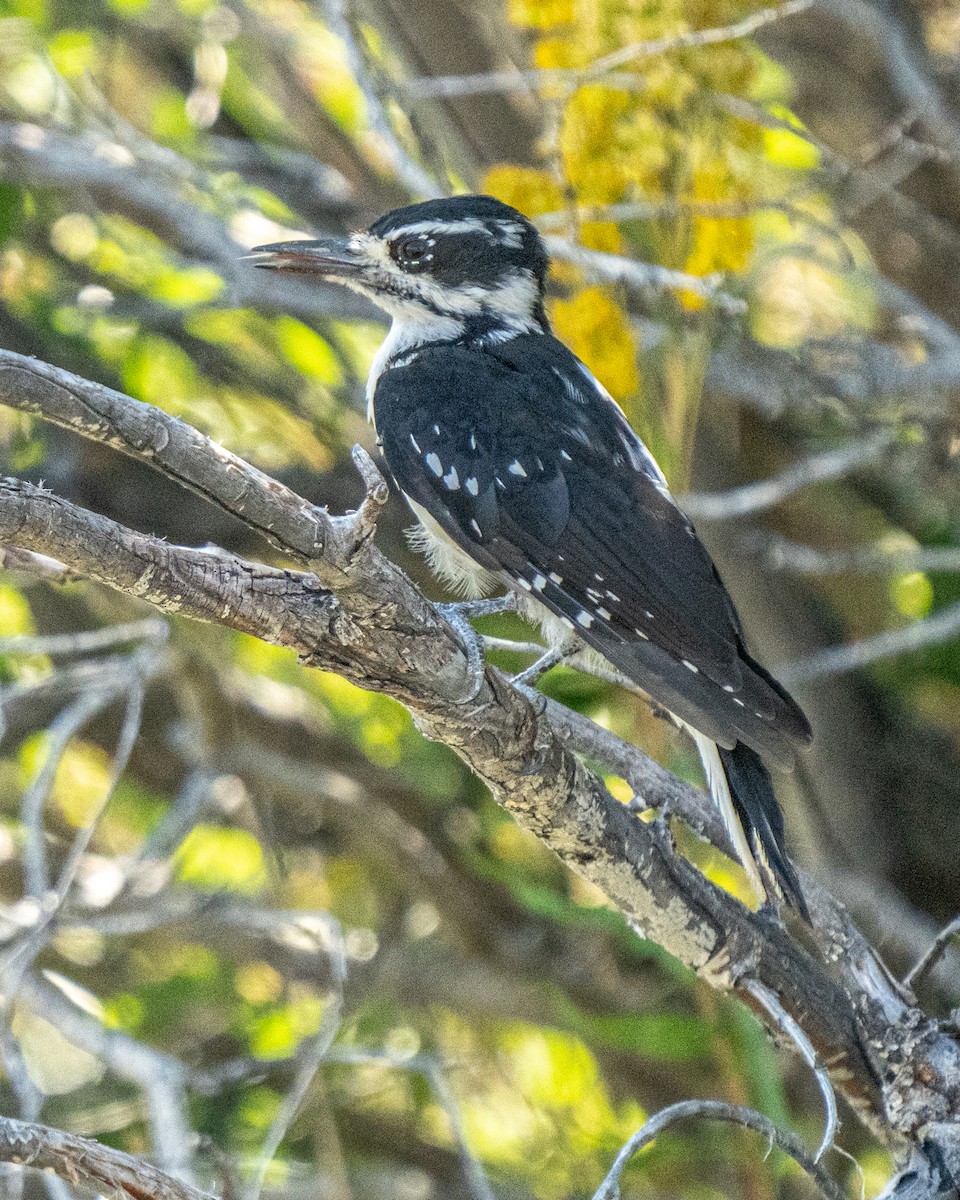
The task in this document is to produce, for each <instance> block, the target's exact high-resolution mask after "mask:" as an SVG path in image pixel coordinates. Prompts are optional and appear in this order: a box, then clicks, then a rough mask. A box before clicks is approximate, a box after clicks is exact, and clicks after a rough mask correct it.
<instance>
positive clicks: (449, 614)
mask: <svg viewBox="0 0 960 1200" xmlns="http://www.w3.org/2000/svg"><path fill="white" fill-rule="evenodd" d="M437 608H438V609H439V610H440V612H442V613H443V615H444V616H445V617H446V618H447V620H448V621H450V623H451V624H453V623H454V620H455V619H456V618H457V617H459V618H461V619H462V620H473V618H474V617H499V616H500V614H501V613H508V612H516V611H517V596H516V594H515V593H514V592H506V593H505V594H504V595H503V596H494V597H492V598H491V599H489V600H457V601H456V602H455V603H454V604H438V605H437Z"/></svg>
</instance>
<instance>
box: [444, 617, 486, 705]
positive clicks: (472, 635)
mask: <svg viewBox="0 0 960 1200" xmlns="http://www.w3.org/2000/svg"><path fill="white" fill-rule="evenodd" d="M472 603H473V601H468V602H467V603H466V604H438V605H437V611H438V612H440V613H441V614H442V615H443V617H444V618H445V619H446V621H447V624H448V625H450V626H451V627H452V628H453V630H454V632H455V633H456V635H457V637H458V638H459V639H460V643H461V645H462V646H463V648H464V650H465V651H466V655H467V677H468V683H467V687H466V689H465V690H464V693H463V695H462V696H460V697H458V699H457V701H456V702H457V704H469V703H470V701H471V700H476V698H477V695H478V694H479V692H480V689H481V688H482V687H483V679H484V674H485V671H486V662H485V661H484V657H483V646H482V643H481V641H480V637H479V635H478V634H477V632H476V630H475V629H474V628H473V626H472V625H471V624H470V622H469V621H468V620H467V617H468V616H471V615H478V616H479V615H482V614H472V613H470V612H465V611H464V609H467V608H469V606H470V605H471V604H472Z"/></svg>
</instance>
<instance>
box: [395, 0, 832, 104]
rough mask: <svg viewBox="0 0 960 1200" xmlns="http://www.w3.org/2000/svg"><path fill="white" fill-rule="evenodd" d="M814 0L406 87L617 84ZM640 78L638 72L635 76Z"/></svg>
mask: <svg viewBox="0 0 960 1200" xmlns="http://www.w3.org/2000/svg"><path fill="white" fill-rule="evenodd" d="M812 3H813V0H786V3H784V4H778V5H773V6H771V7H770V8H762V9H760V10H759V11H758V12H755V13H752V14H751V15H750V16H749V17H744V18H743V20H741V21H736V22H734V23H732V24H730V25H722V26H719V27H717V28H711V29H692V30H688V31H687V32H685V33H678V34H671V35H668V36H666V37H662V38H655V39H653V40H651V41H648V42H634V43H632V44H631V45H629V46H624V47H622V48H621V49H619V50H615V51H613V52H612V53H611V54H606V55H604V56H603V57H602V58H598V59H596V60H595V61H594V62H592V63H590V64H589V65H587V66H585V67H552V68H542V69H540V70H532V71H491V72H486V73H484V74H482V75H443V76H434V77H431V78H421V79H412V80H410V81H409V82H408V83H407V85H406V86H407V89H408V90H409V91H410V92H411V94H412V95H414V96H478V95H486V94H489V93H491V92H516V91H524V90H527V89H529V88H540V87H555V86H557V85H558V84H559V85H567V86H569V87H574V88H575V87H580V86H582V85H583V84H586V83H598V82H599V83H604V84H610V83H614V84H618V83H622V78H617V77H616V76H614V77H613V79H611V77H610V73H611V72H612V71H615V70H616V69H617V68H619V67H622V66H625V65H626V64H627V63H635V62H638V61H640V60H642V59H647V58H659V57H660V56H661V55H663V54H667V53H670V52H671V51H674V50H689V49H694V48H696V47H699V46H715V45H717V44H719V43H721V42H731V41H736V40H738V39H740V38H745V37H750V36H751V35H752V34H754V33H756V32H757V31H758V30H760V29H762V28H763V27H764V26H766V25H770V24H772V23H773V22H774V21H780V20H783V18H784V17H788V16H791V15H793V14H794V13H798V12H803V10H804V9H806V8H809V7H810V6H811V4H812ZM636 81H637V82H638V83H641V82H643V77H642V76H640V77H638V78H637V80H636Z"/></svg>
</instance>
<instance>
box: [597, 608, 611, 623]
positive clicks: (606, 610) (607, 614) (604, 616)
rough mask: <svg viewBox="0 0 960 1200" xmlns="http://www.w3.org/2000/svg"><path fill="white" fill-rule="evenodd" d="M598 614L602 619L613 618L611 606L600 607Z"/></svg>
mask: <svg viewBox="0 0 960 1200" xmlns="http://www.w3.org/2000/svg"><path fill="white" fill-rule="evenodd" d="M597 616H598V617H599V618H600V620H601V621H609V620H611V619H612V618H611V613H610V609H609V608H598V609H597Z"/></svg>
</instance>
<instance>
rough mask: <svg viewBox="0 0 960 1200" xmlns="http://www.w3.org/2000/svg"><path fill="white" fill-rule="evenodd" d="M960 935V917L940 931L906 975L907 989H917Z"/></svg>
mask: <svg viewBox="0 0 960 1200" xmlns="http://www.w3.org/2000/svg"><path fill="white" fill-rule="evenodd" d="M958 933H960V916H958V917H954V918H953V920H952V921H949V922H948V923H947V924H946V925H944V927H943V928H942V929H941V930H940V932H939V933H938V934H937V936H936V937H935V938H934V939H933V941H932V942H931V943H930V945H929V946H928V947H927V949H926V950H924V952H923V954H922V955H921V956H920V958H918V959H917V961H916V962H915V963H914V964H913V966H912V967H911V968H910V970H909V971H908V972H907V973H906V975H904V977H903V983H904V986H905V987H908V988H911V989H913V988H915V987H916V986H917V984H918V983H920V982H921V981H922V980H923V979H925V978H926V976H927V975H928V974H929V973H930V972H931V971H932V970H933V968H934V967H935V966H936V965H937V963H938V962H939V961H940V959H941V958H942V957H943V955H944V954H945V953H946V950H947V947H948V946H949V945H950V943H951V942H952V941H953V939H954V938H955V937H956V936H957V934H958Z"/></svg>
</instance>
